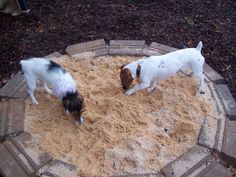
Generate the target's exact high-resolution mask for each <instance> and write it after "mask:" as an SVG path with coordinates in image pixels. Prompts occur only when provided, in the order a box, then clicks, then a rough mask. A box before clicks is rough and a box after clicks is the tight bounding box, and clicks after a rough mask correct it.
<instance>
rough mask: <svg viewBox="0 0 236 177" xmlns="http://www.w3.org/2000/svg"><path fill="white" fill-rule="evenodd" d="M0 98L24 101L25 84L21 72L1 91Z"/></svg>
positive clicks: (26, 94) (25, 93) (25, 96)
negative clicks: (13, 98)
mask: <svg viewBox="0 0 236 177" xmlns="http://www.w3.org/2000/svg"><path fill="white" fill-rule="evenodd" d="M0 96H6V97H15V98H19V99H25V98H27V97H28V93H27V84H26V82H25V79H24V76H23V75H22V73H21V72H19V73H17V74H16V75H14V76H13V77H12V78H11V79H10V80H9V81H8V82H7V83H6V84H5V85H4V86H3V87H2V88H1V89H0Z"/></svg>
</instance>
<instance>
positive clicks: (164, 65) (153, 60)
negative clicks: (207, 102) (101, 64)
mask: <svg viewBox="0 0 236 177" xmlns="http://www.w3.org/2000/svg"><path fill="white" fill-rule="evenodd" d="M202 46H203V45H202V42H201V41H200V42H199V43H198V45H197V47H196V48H186V49H181V50H177V51H174V52H171V53H168V54H165V55H161V56H150V57H149V58H143V59H140V60H138V61H134V62H131V63H129V64H127V65H123V66H121V71H120V80H121V85H122V88H123V90H125V91H126V92H125V94H126V95H132V94H133V93H135V92H137V91H139V90H143V89H147V91H148V92H149V93H150V92H152V91H153V90H154V89H155V88H156V86H157V83H158V81H159V80H163V79H166V78H168V77H170V76H173V75H175V74H176V73H177V72H178V71H180V70H181V69H184V68H188V67H190V68H191V69H192V72H193V74H194V75H195V76H196V78H197V79H198V87H197V90H198V92H199V93H201V94H204V75H203V65H204V62H205V58H204V57H203V56H202V54H201V49H202ZM135 79H138V80H139V83H138V84H137V85H135V86H133V87H132V88H130V86H131V84H132V82H133V80H135Z"/></svg>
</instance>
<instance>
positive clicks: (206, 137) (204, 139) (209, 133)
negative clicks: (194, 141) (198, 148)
mask: <svg viewBox="0 0 236 177" xmlns="http://www.w3.org/2000/svg"><path fill="white" fill-rule="evenodd" d="M217 126H218V122H217V119H215V118H212V117H209V116H207V117H205V119H204V122H203V124H202V126H201V129H200V133H199V137H198V144H200V145H203V146H205V147H207V148H210V149H213V147H214V144H215V139H216V133H217Z"/></svg>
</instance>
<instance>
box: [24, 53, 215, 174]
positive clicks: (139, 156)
mask: <svg viewBox="0 0 236 177" xmlns="http://www.w3.org/2000/svg"><path fill="white" fill-rule="evenodd" d="M136 59H137V57H119V56H117V57H111V56H106V57H100V58H96V59H86V60H77V61H75V60H71V58H69V57H67V56H63V57H62V58H61V60H60V61H59V63H60V64H61V65H63V66H64V67H65V68H66V69H67V70H68V71H70V73H71V74H72V75H73V77H74V78H75V79H76V80H77V81H78V83H77V86H78V88H79V91H80V93H81V94H82V95H83V96H84V98H85V105H86V110H85V112H84V114H83V115H84V118H85V121H84V124H82V125H81V126H79V127H78V126H76V125H75V124H74V119H73V117H72V116H65V115H64V112H63V108H62V104H61V102H60V101H59V100H57V99H55V98H53V97H52V96H49V95H45V94H41V93H39V92H38V93H37V94H36V97H37V98H38V101H39V105H31V102H30V100H29V99H28V100H27V104H26V118H25V129H26V131H29V132H31V133H32V135H33V136H34V138H35V139H36V140H37V142H38V143H39V144H40V145H41V147H42V149H44V150H45V151H46V152H48V153H50V154H51V155H52V156H53V157H55V158H59V159H61V160H64V161H67V162H69V163H73V164H75V165H77V167H78V168H77V169H78V174H79V175H82V176H94V175H98V176H108V175H119V174H127V173H151V172H155V171H158V170H159V169H160V168H162V167H163V166H164V165H166V164H167V163H168V162H170V161H171V160H173V159H175V158H176V157H177V156H179V155H181V154H182V153H184V152H186V151H187V150H188V149H189V148H190V147H192V146H193V145H194V144H196V142H197V136H198V133H199V130H200V126H201V123H202V121H203V118H204V116H206V115H210V116H214V115H216V114H217V113H216V111H215V105H214V103H213V100H211V98H210V96H209V90H206V94H205V95H204V96H200V97H199V96H196V95H195V88H196V85H195V80H194V79H193V78H189V77H183V76H180V75H176V76H175V77H172V78H169V79H168V80H165V81H162V82H160V84H159V85H158V88H157V89H156V90H154V91H153V92H152V93H151V94H147V92H146V91H141V92H137V93H135V94H134V95H132V96H126V95H125V94H124V93H123V90H122V88H121V86H120V80H119V67H120V66H121V65H122V64H124V63H127V62H130V61H133V60H136Z"/></svg>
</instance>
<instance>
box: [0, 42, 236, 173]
mask: <svg viewBox="0 0 236 177" xmlns="http://www.w3.org/2000/svg"><path fill="white" fill-rule="evenodd" d="M175 50H177V49H176V48H172V47H169V46H165V45H162V44H159V43H156V42H153V43H151V45H149V46H148V45H146V43H145V41H143V40H111V41H109V43H108V44H107V43H106V42H105V41H104V40H103V39H100V40H95V41H89V42H85V43H79V44H74V45H70V46H68V47H67V48H66V52H67V54H68V55H70V56H72V58H75V59H82V58H84V57H98V56H103V55H138V56H150V55H162V54H165V53H168V52H171V51H175ZM60 56H61V54H60V53H58V52H56V53H53V54H51V55H49V56H46V57H45V58H49V59H52V60H54V61H56V60H57V58H59V57H60ZM204 74H205V75H206V80H205V81H206V83H207V85H208V87H209V89H210V90H211V93H212V97H213V98H214V100H215V102H216V104H217V110H218V113H219V116H220V118H219V117H218V118H217V119H216V118H213V117H206V118H205V119H204V123H203V124H202V127H201V130H200V133H199V137H198V145H196V146H194V147H193V148H191V149H190V150H188V151H187V152H186V153H184V154H182V155H181V156H179V157H178V158H177V159H175V160H174V161H172V162H170V163H169V164H167V165H166V166H165V167H164V168H163V169H161V171H160V172H158V173H154V174H153V173H152V174H133V175H122V176H124V177H125V176H152V177H153V176H156V177H162V176H163V177H164V176H168V177H169V176H199V177H200V176H215V175H216V174H217V175H218V176H225V177H228V176H229V177H230V176H232V173H231V172H230V171H228V170H227V169H226V168H225V167H224V166H222V165H221V164H220V163H219V162H217V161H215V160H214V157H213V156H212V152H217V153H218V154H219V155H220V156H221V157H222V158H223V159H225V160H226V161H227V162H229V163H231V164H232V165H235V164H236V149H235V148H234V147H236V103H235V101H234V99H233V97H232V95H231V93H230V91H229V89H228V87H227V86H226V85H224V84H223V83H224V81H223V78H222V77H221V76H220V75H219V74H218V73H216V72H215V71H214V70H213V69H212V68H211V67H210V66H208V65H207V64H205V65H204ZM26 89H27V87H26V84H25V81H24V78H23V77H22V75H21V73H17V74H16V75H15V76H13V78H12V79H11V80H10V81H9V82H8V83H7V84H6V85H5V86H4V87H3V88H1V89H0V98H1V101H0V142H1V144H0V155H1V158H0V174H3V176H7V177H11V176H14V175H15V176H17V175H18V176H21V177H24V176H27V177H28V176H34V175H35V174H36V173H37V174H40V175H43V176H45V177H47V176H48V177H52V176H61V174H64V175H68V176H76V174H75V170H76V166H74V165H71V164H67V163H65V162H63V161H60V160H56V159H53V158H52V157H50V156H49V155H48V154H47V153H44V152H38V154H37V157H35V156H33V157H31V156H30V154H29V153H28V152H29V151H27V148H29V147H27V145H26V144H25V142H26V141H27V140H29V139H30V140H31V141H34V140H32V138H31V135H30V133H28V132H23V131H24V125H23V121H24V109H25V102H24V100H25V99H26V98H27V91H26ZM210 127H211V128H210ZM212 127H214V128H212ZM12 169H15V170H12ZM58 169H60V170H58ZM214 174H215V175H214Z"/></svg>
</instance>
